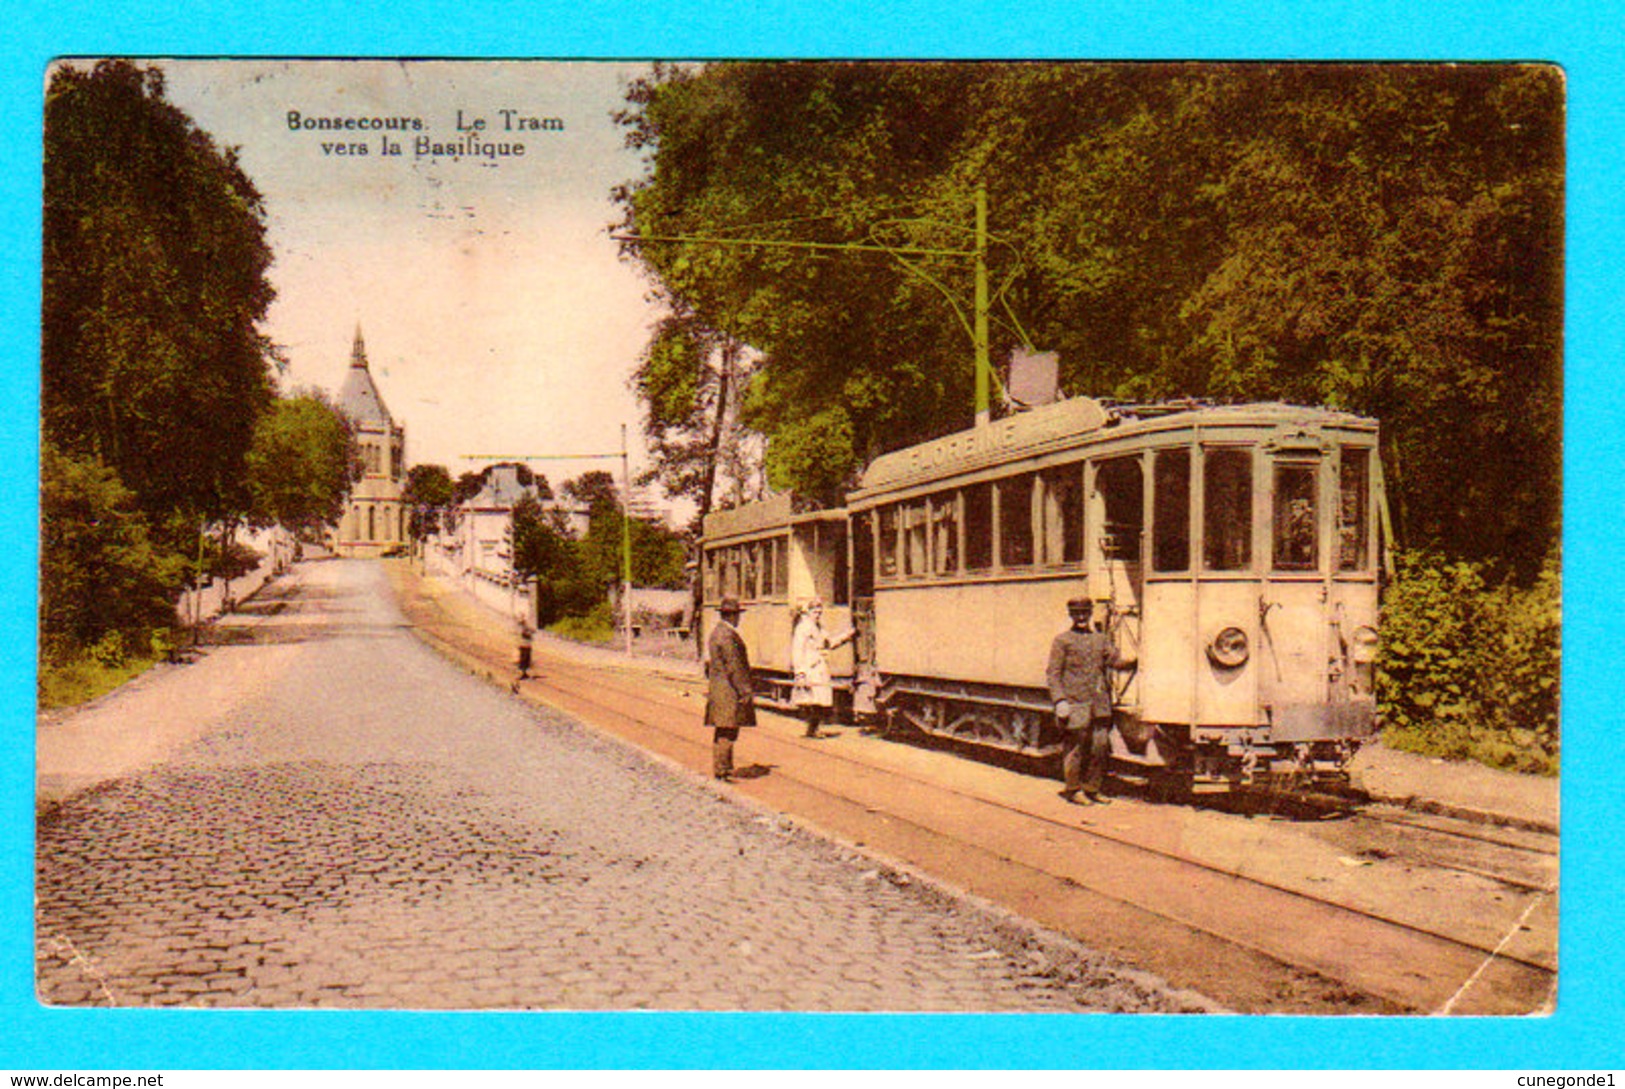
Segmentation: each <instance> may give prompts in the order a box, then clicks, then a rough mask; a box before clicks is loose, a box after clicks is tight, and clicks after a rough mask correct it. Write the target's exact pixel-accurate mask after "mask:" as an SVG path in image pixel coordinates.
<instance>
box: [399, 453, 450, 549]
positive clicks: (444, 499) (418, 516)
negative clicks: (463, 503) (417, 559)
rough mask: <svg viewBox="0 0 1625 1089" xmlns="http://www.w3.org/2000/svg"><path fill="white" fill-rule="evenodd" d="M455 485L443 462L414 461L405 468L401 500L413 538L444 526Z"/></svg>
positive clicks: (426, 534) (425, 535)
mask: <svg viewBox="0 0 1625 1089" xmlns="http://www.w3.org/2000/svg"><path fill="white" fill-rule="evenodd" d="M455 494H456V486H455V485H454V484H453V483H452V479H451V473H450V472H449V471H448V470H447V469H446V467H445V466H444V465H414V466H412V467H411V468H410V469H408V470H407V471H406V486H405V487H404V488H402V489H401V501H402V502H404V503H405V504H406V507H407V512H408V514H407V526H406V530H407V534H408V535H409V536H410V537H411V538H412V540H414V541H421V540H422V539H423V538H425V537H432V536H433V535H435V534H436V533H439V532H440V530H441V529H442V528H443V526H444V515H445V512H446V511H447V510H448V509H449V508H450V507H451V506H452V502H453V498H454V496H455Z"/></svg>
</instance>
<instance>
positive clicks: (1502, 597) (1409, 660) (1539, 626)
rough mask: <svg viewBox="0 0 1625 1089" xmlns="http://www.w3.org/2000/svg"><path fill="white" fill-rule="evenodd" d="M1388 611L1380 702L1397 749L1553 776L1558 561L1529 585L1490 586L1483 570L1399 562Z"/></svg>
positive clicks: (1411, 558) (1430, 561) (1415, 556)
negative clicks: (1476, 761) (1472, 760)
mask: <svg viewBox="0 0 1625 1089" xmlns="http://www.w3.org/2000/svg"><path fill="white" fill-rule="evenodd" d="M1398 559H1399V568H1398V577H1397V578H1396V579H1395V580H1394V583H1393V585H1392V586H1390V587H1389V589H1388V592H1387V595H1386V596H1385V598H1384V600H1383V609H1382V636H1383V639H1382V655H1381V658H1380V660H1379V662H1378V670H1377V698H1378V701H1379V705H1380V709H1381V711H1382V715H1383V720H1384V723H1385V731H1384V734H1383V740H1384V741H1385V742H1386V743H1387V744H1389V745H1392V746H1393V747H1395V748H1399V749H1408V750H1410V751H1413V752H1422V753H1427V754H1429V755H1434V756H1444V757H1449V758H1452V759H1474V760H1479V761H1482V762H1484V763H1486V764H1490V765H1492V766H1495V767H1501V768H1507V769H1511V770H1516V771H1531V772H1540V773H1543V774H1555V773H1556V771H1557V767H1558V759H1559V755H1560V745H1559V737H1558V695H1559V693H1558V679H1559V670H1560V666H1561V639H1560V635H1561V582H1560V578H1559V574H1558V571H1559V563H1558V559H1557V557H1556V556H1555V555H1554V556H1553V557H1551V558H1549V559H1548V560H1547V562H1546V565H1545V567H1544V568H1543V570H1542V572H1541V574H1540V577H1539V578H1538V579H1536V581H1535V582H1534V584H1533V585H1531V586H1527V587H1520V586H1517V585H1514V584H1512V583H1511V582H1501V583H1500V584H1498V585H1493V586H1492V585H1490V583H1489V579H1488V578H1487V576H1486V572H1485V570H1484V567H1483V565H1481V564H1472V563H1461V562H1447V561H1445V560H1442V559H1441V558H1439V557H1438V556H1436V555H1432V554H1427V553H1409V554H1405V555H1402V556H1400V557H1399V558H1398Z"/></svg>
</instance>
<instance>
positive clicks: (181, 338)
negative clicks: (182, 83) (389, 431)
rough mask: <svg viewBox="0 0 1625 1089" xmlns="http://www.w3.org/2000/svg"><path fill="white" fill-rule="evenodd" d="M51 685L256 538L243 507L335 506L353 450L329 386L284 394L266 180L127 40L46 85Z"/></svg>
mask: <svg viewBox="0 0 1625 1089" xmlns="http://www.w3.org/2000/svg"><path fill="white" fill-rule="evenodd" d="M44 167H45V178H44V181H45V188H44V242H43V245H44V248H43V265H44V268H43V273H44V295H43V306H42V323H43V328H42V338H41V349H40V368H41V424H42V430H43V442H42V447H43V450H42V459H41V484H42V502H41V516H42V518H41V521H42V534H41V537H42V540H41V546H42V556H41V594H40V596H41V617H40V628H41V692H42V694H44V695H45V696H46V697H47V698H49V699H50V700H52V701H56V700H59V699H72V698H74V692H75V686H74V685H73V684H72V683H68V684H64V683H62V681H63V678H64V677H67V676H68V675H69V674H72V673H74V672H76V671H79V669H80V667H81V666H83V665H84V664H85V663H86V662H90V661H94V662H96V663H100V664H102V665H109V666H111V665H118V666H121V667H122V666H123V664H124V659H125V658H126V657H130V658H132V659H133V658H139V657H142V656H144V655H149V654H151V653H153V652H154V651H156V650H158V649H159V648H160V647H162V646H163V645H164V644H165V642H166V640H167V638H168V636H167V633H166V630H167V629H168V628H169V627H170V626H172V625H173V624H174V623H175V621H176V616H175V611H174V601H175V595H176V594H177V592H178V591H179V590H180V589H181V588H182V587H183V586H186V585H188V584H196V583H197V582H199V581H201V580H202V579H203V578H205V577H224V578H228V579H229V578H231V577H235V576H236V575H239V574H241V573H242V569H243V567H244V565H245V564H248V565H250V566H251V565H252V563H253V562H254V561H255V560H257V558H258V557H257V555H255V554H253V553H252V552H251V550H249V549H247V548H246V547H244V546H241V545H238V544H236V543H235V542H234V540H233V533H234V531H235V528H236V527H237V526H238V525H240V524H242V523H243V522H254V523H258V524H261V525H266V524H272V523H281V524H283V525H286V526H289V527H290V528H299V527H310V526H312V525H315V524H318V523H319V522H321V521H322V520H324V519H325V518H326V517H328V516H330V515H331V514H332V513H334V512H336V511H337V509H338V508H339V505H340V504H341V503H342V500H343V495H344V493H345V491H346V490H347V489H348V487H349V482H350V475H349V473H350V469H351V462H352V461H353V458H352V456H351V453H350V441H351V440H350V438H349V431H348V428H347V426H346V425H345V423H344V421H343V420H342V419H341V418H339V417H338V415H337V414H336V413H335V412H333V410H332V409H331V406H329V405H327V404H326V403H325V401H323V400H322V399H321V398H319V397H316V396H313V395H308V394H302V395H299V396H295V397H292V398H288V399H285V400H283V399H278V398H276V396H275V370H276V367H277V366H278V364H279V363H280V358H279V356H278V353H277V351H276V350H275V348H274V347H273V346H272V345H271V344H270V343H269V342H268V341H267V340H266V339H265V338H264V337H263V336H262V335H261V333H260V332H259V327H258V326H259V322H260V321H261V320H262V319H263V318H264V316H265V313H266V309H267V308H268V307H269V305H270V303H271V300H272V297H273V291H272V288H271V285H270V282H269V280H268V279H267V270H268V269H269V267H270V264H271V251H270V248H269V246H268V245H267V243H266V239H265V212H264V208H263V205H262V202H261V199H260V195H259V193H258V191H257V190H256V189H255V187H254V185H253V183H252V182H251V181H250V180H249V179H248V177H247V176H246V175H245V174H244V173H243V172H242V170H241V169H240V167H239V166H238V163H237V157H236V154H235V152H234V151H232V150H229V149H221V148H219V147H217V146H216V145H215V143H214V141H213V140H212V139H211V138H210V137H209V136H208V134H206V133H204V132H202V131H201V130H199V129H198V128H197V127H196V126H195V125H194V124H193V122H192V121H191V119H190V118H189V117H187V116H186V114H184V113H183V112H181V111H180V110H178V109H176V108H175V107H174V106H173V105H172V104H171V103H169V102H168V101H167V100H166V99H165V97H164V80H163V76H162V73H161V72H160V71H159V70H158V69H156V68H151V67H143V66H140V65H136V64H132V63H130V62H127V61H103V62H100V63H97V64H95V65H94V66H93V67H92V68H90V69H89V70H88V71H87V70H84V69H82V68H79V67H75V66H73V65H61V66H59V67H56V68H55V69H54V70H53V71H52V73H51V77H50V82H49V85H48V87H47V90H46V101H45V160H44Z"/></svg>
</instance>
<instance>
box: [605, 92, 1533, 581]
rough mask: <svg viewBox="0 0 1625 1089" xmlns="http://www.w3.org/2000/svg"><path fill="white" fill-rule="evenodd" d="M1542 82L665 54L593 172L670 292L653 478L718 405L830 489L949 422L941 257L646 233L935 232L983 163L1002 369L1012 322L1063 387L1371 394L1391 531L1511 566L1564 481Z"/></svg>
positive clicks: (957, 293)
mask: <svg viewBox="0 0 1625 1089" xmlns="http://www.w3.org/2000/svg"><path fill="white" fill-rule="evenodd" d="M1562 95H1563V88H1562V76H1561V73H1559V72H1558V71H1556V70H1555V69H1553V68H1550V67H1541V66H1514V65H1473V66H1368V65H1362V66H1339V65H1267V66H1266V65H1203V66H1192V65H1056V64H974V65H971V64H907V65H877V64H851V63H809V64H755V63H748V64H714V65H707V66H703V67H700V68H673V67H659V68H657V69H656V70H655V72H654V74H653V76H652V77H651V78H649V79H647V80H644V81H641V82H639V83H636V84H634V85H632V86H631V87H630V88H629V91H628V96H627V106H626V108H625V109H624V110H623V111H621V113H620V114H619V115H618V118H619V120H620V122H621V123H622V124H623V126H624V127H625V129H626V134H627V143H628V145H629V146H631V147H633V148H635V149H638V150H640V151H642V152H643V153H644V155H645V172H644V174H643V176H642V177H640V178H637V179H634V180H633V181H631V182H629V183H628V184H626V185H624V186H622V187H620V188H619V189H618V190H617V193H616V196H617V200H618V202H619V204H620V207H621V212H622V220H621V223H620V225H619V226H620V227H621V228H622V229H623V230H625V231H628V232H630V233H632V234H635V235H637V236H638V237H641V238H644V239H647V240H648V241H644V242H634V243H628V244H627V247H626V248H627V252H628V254H629V255H632V256H634V257H635V258H636V259H637V260H638V261H639V262H641V263H642V265H643V267H644V268H645V270H646V271H647V273H648V275H649V276H650V277H651V280H652V281H653V283H654V284H655V287H656V293H657V296H658V297H659V298H661V299H662V300H664V301H665V302H666V304H667V305H668V307H669V309H670V314H671V316H670V318H669V319H668V320H667V321H666V322H663V323H662V324H661V325H660V326H659V327H658V328H657V329H656V331H655V335H654V337H653V338H652V339H651V341H650V345H649V347H648V349H647V350H646V352H645V356H644V360H643V362H642V364H641V365H640V369H639V372H638V375H637V378H636V383H637V387H638V390H639V393H640V395H642V396H643V398H644V400H645V403H646V404H647V405H648V406H649V421H648V425H647V427H648V430H649V433H650V435H651V438H652V439H653V440H655V441H654V449H655V453H656V457H657V461H658V464H659V470H658V471H659V472H661V473H662V474H664V475H663V479H666V480H667V481H668V482H669V483H675V484H677V485H678V486H679V487H687V488H691V489H693V491H692V492H691V494H696V497H697V498H702V497H703V499H704V500H705V501H707V502H708V501H709V497H710V494H711V489H710V485H709V484H708V483H707V473H708V472H714V471H715V466H716V464H717V462H718V461H719V459H720V458H721V457H722V456H724V454H725V451H726V449H727V447H728V443H727V441H726V440H722V439H720V438H719V436H720V435H722V434H723V433H724V430H723V429H725V428H726V427H728V426H730V419H731V417H730V415H729V414H730V413H736V416H735V417H732V418H734V419H737V420H738V421H740V422H742V423H743V424H745V425H746V426H748V427H750V428H752V429H755V430H757V431H759V432H761V433H762V434H764V435H766V436H767V439H768V449H767V455H766V471H767V474H768V478H769V482H770V483H771V484H772V485H773V486H774V487H776V488H780V489H790V490H795V491H797V492H798V493H807V494H811V495H812V496H814V497H815V498H822V499H831V498H835V497H837V496H838V495H839V494H840V493H841V492H842V491H843V490H844V489H845V487H847V486H848V485H849V484H850V483H851V480H852V478H853V474H854V473H855V472H856V471H857V470H858V469H859V468H860V467H861V466H862V465H863V464H865V463H866V462H867V461H868V460H869V459H870V458H872V457H873V456H875V455H876V454H878V453H881V452H884V451H885V450H888V449H894V448H896V447H898V446H902V445H907V444H910V443H914V442H918V441H921V440H922V439H927V438H932V437H935V436H936V435H939V434H942V433H944V432H946V431H951V430H955V429H959V428H962V427H965V426H968V425H969V423H970V412H971V398H970V389H971V381H972V374H971V368H970V365H969V360H970V352H969V348H968V339H967V337H966V334H965V330H964V326H963V321H962V318H963V312H964V310H965V309H966V307H967V306H968V301H967V300H968V299H969V298H970V284H969V279H968V277H969V266H968V263H967V262H966V261H964V260H963V259H962V258H957V257H946V256H945V257H940V258H931V257H921V258H916V259H910V264H909V265H908V266H906V267H905V265H904V264H903V263H902V262H901V261H897V260H892V259H890V258H887V257H885V256H883V255H875V256H865V255H862V254H857V253H852V252H846V253H832V254H813V253H811V252H809V251H806V250H798V249H792V248H767V247H741V246H723V245H718V244H715V243H713V242H703V243H702V242H684V241H672V240H671V239H673V238H682V237H691V238H692V237H700V238H708V239H715V238H719V237H730V236H732V237H740V236H745V235H749V236H752V237H756V238H764V237H765V238H777V239H780V240H785V241H797V242H829V243H841V242H885V243H888V244H892V245H900V244H904V243H909V244H914V245H922V246H929V247H932V248H937V249H943V250H950V249H964V248H966V247H967V245H968V242H969V232H968V226H969V222H970V209H971V205H972V197H973V194H974V193H975V191H976V190H977V189H978V188H979V187H985V188H986V190H987V192H988V200H989V205H990V209H991V230H992V234H993V242H992V245H991V248H990V250H989V262H988V263H989V267H990V279H991V282H992V284H993V287H994V292H995V296H996V299H997V301H998V305H996V306H995V307H994V309H993V314H992V317H993V319H994V325H993V329H992V354H993V358H994V360H995V361H999V360H1001V359H1003V358H1005V357H1006V355H1007V354H1008V352H1009V351H1010V350H1011V349H1012V348H1013V347H1015V346H1018V345H1022V344H1024V343H1027V342H1031V343H1032V344H1033V346H1035V347H1039V348H1045V349H1051V350H1055V351H1057V352H1058V353H1059V355H1060V359H1061V373H1062V382H1063V388H1065V389H1067V390H1069V391H1071V392H1074V393H1091V394H1095V395H1097V396H1110V397H1119V398H1126V399H1161V398H1170V397H1182V396H1195V397H1205V398H1212V399H1217V400H1222V401H1240V400H1254V399H1286V400H1293V401H1299V402H1307V403H1326V404H1332V405H1337V406H1341V407H1346V408H1349V409H1352V410H1355V411H1360V412H1365V413H1370V414H1374V415H1376V416H1378V417H1379V418H1380V419H1381V420H1382V421H1383V424H1384V427H1385V434H1386V436H1387V437H1386V439H1385V450H1384V456H1385V463H1386V465H1387V467H1388V469H1389V480H1390V485H1391V487H1390V492H1391V495H1392V497H1393V499H1394V500H1395V505H1396V514H1397V515H1398V517H1399V520H1400V522H1401V525H1402V528H1403V530H1404V532H1405V535H1406V537H1407V543H1409V544H1412V545H1417V546H1422V545H1427V546H1433V547H1438V548H1441V549H1443V550H1444V551H1446V552H1447V553H1449V554H1452V555H1458V556H1462V557H1464V558H1470V559H1493V560H1496V561H1498V562H1503V563H1506V564H1508V565H1509V566H1510V567H1512V568H1513V569H1515V570H1517V571H1518V572H1519V573H1520V574H1521V575H1522V576H1524V577H1525V578H1530V577H1533V576H1534V574H1535V573H1536V572H1538V570H1539V569H1540V566H1541V564H1542V562H1543V560H1544V558H1545V557H1546V555H1547V554H1548V552H1549V551H1550V549H1551V547H1552V546H1553V545H1554V544H1555V541H1556V539H1557V535H1558V519H1559V509H1558V497H1559V496H1560V494H1561V490H1560V488H1559V487H1558V486H1557V481H1558V478H1559V473H1560V468H1561V464H1560V463H1561V444H1560V420H1561V366H1560V365H1561V353H1560V336H1561V279H1560V277H1561V245H1562ZM656 239H664V240H656ZM956 308H957V310H956ZM723 345H735V346H748V348H740V349H739V350H740V351H744V352H747V353H748V354H749V356H750V358H751V359H752V361H753V367H752V368H751V372H750V375H749V381H748V384H743V383H735V382H734V381H733V379H734V378H737V377H740V375H737V374H734V373H733V372H727V371H724V370H723V369H722V368H721V367H720V366H719V359H720V352H721V346H723ZM741 392H742V398H743V399H742V401H739V402H738V403H737V405H736V404H735V402H734V400H732V398H735V397H736V396H738V395H740V394H741ZM707 462H709V465H708V464H707ZM700 493H703V496H702V495H701V494H700Z"/></svg>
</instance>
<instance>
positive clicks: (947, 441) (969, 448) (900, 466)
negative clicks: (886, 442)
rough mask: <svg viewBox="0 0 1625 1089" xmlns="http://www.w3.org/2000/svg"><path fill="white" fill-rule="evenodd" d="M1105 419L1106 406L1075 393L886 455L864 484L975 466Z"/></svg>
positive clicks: (1078, 432)
mask: <svg viewBox="0 0 1625 1089" xmlns="http://www.w3.org/2000/svg"><path fill="white" fill-rule="evenodd" d="M1105 424H1106V410H1105V409H1104V408H1103V407H1102V406H1101V404H1100V402H1099V401H1096V400H1094V399H1093V398H1089V397H1074V398H1071V399H1070V400H1066V401H1059V402H1057V403H1055V404H1053V405H1046V406H1044V407H1043V408H1038V409H1033V410H1032V411H1030V412H1024V413H1022V414H1020V415H1016V416H1006V417H1005V418H1004V419H1001V420H995V421H993V422H992V423H991V424H988V425H987V426H985V427H977V428H972V429H971V430H969V431H958V432H955V433H954V434H952V435H945V436H943V437H942V438H940V439H933V440H932V441H930V442H924V443H921V444H920V445H918V446H910V447H908V448H907V449H904V450H897V451H894V452H892V453H890V454H885V455H882V456H881V457H879V458H877V459H875V461H874V463H873V464H871V465H870V467H869V470H868V471H867V472H866V473H864V475H863V484H862V486H863V487H864V488H874V487H879V486H881V485H885V484H895V483H898V482H900V481H904V480H908V479H911V478H913V477H917V476H930V475H942V474H943V473H944V471H946V470H950V469H952V470H966V469H972V468H975V467H977V466H979V465H982V464H984V463H988V462H994V461H998V460H999V459H1001V458H1003V457H1006V456H1008V455H1011V454H1014V453H1016V452H1017V451H1020V450H1023V449H1026V448H1029V447H1039V446H1043V445H1044V444H1046V443H1049V442H1054V441H1056V440H1059V439H1064V438H1067V437H1069V436H1075V435H1083V434H1087V433H1089V432H1092V431H1096V430H1099V429H1100V428H1101V427H1103V426H1105Z"/></svg>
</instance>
